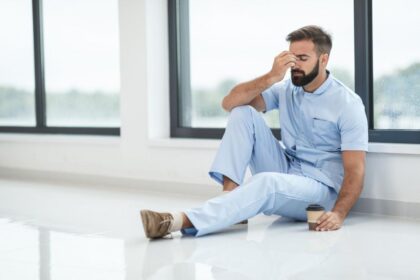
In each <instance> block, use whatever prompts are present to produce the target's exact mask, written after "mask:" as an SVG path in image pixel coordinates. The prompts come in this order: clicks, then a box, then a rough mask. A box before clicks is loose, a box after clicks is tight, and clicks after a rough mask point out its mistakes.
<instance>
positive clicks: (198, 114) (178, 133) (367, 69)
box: [168, 0, 420, 143]
mask: <svg viewBox="0 0 420 280" xmlns="http://www.w3.org/2000/svg"><path fill="white" fill-rule="evenodd" d="M372 1H373V0H353V1H351V0H347V1H340V2H337V1H332V0H322V1H316V2H314V1H309V0H305V1H303V2H299V9H298V11H296V7H295V5H296V4H295V3H293V2H285V1H281V2H280V1H275V0H270V1H265V2H264V5H260V3H259V2H257V1H255V0H247V1H243V0H228V1H223V2H222V1H221V0H216V1H188V0H177V1H173V0H168V7H169V39H170V60H171V61H170V70H171V136H172V137H198V138H220V137H221V136H222V135H223V127H224V126H225V124H226V118H227V113H225V112H223V109H222V108H221V106H220V104H221V101H222V99H223V97H224V96H225V95H226V94H227V93H228V92H229V90H230V89H231V88H232V87H233V86H234V85H235V84H236V83H238V82H243V81H247V80H251V79H253V78H255V77H257V76H259V75H262V74H264V73H266V72H268V71H269V70H270V69H271V64H272V61H273V58H274V56H275V55H276V54H278V53H279V52H280V51H282V50H284V49H287V48H288V43H287V42H286V41H285V37H286V35H287V34H288V33H289V32H290V31H292V30H295V29H296V28H299V27H301V26H303V25H307V24H317V25H320V26H323V27H324V28H325V29H326V30H327V31H329V32H330V33H331V34H332V36H333V49H332V53H331V59H330V62H329V67H328V68H329V70H330V71H331V72H332V74H333V75H334V76H336V77H337V78H338V79H340V80H341V81H343V82H344V83H345V84H346V85H347V86H349V87H350V88H352V89H354V90H355V91H356V93H358V94H359V95H360V96H361V98H362V100H363V102H364V104H365V107H366V113H367V116H368V121H369V139H370V141H371V142H400V143H419V142H420V131H419V127H420V122H419V114H420V113H418V112H420V108H419V103H420V97H419V93H418V92H419V82H418V80H419V79H418V78H417V79H416V77H419V74H418V72H419V70H417V69H420V67H419V66H418V65H419V64H418V63H416V62H417V61H418V60H419V56H418V52H417V51H416V44H415V43H414V42H413V40H415V39H416V36H415V35H414V34H417V33H416V30H417V29H418V28H417V26H418V25H419V24H418V23H419V20H418V19H417V17H415V16H414V11H416V9H414V8H413V9H412V8H410V11H409V15H410V14H411V16H407V11H406V9H407V5H403V4H398V3H392V5H391V3H382V2H381V1H377V0H375V2H374V3H373V4H374V5H373V8H374V9H373V10H372ZM411 1H412V2H413V5H412V6H411V7H417V6H418V4H417V3H415V2H414V1H415V0H411ZM398 5H400V6H401V7H400V8H398V9H395V11H394V7H395V6H398ZM391 9H392V13H393V14H392V18H396V16H397V19H398V20H395V21H394V20H393V21H389V18H390V13H391ZM285 10H286V11H289V12H286V13H280V12H279V11H285ZM387 10H388V12H387ZM294 11H296V13H299V17H297V16H296V13H295V12H294ZM404 13H405V14H404ZM280 14H281V16H282V17H281V18H280ZM372 15H373V20H372ZM399 18H401V21H400V22H398V21H399ZM403 19H404V20H403ZM408 21H409V22H408ZM401 29H404V32H401V31H400V30H401ZM402 33H403V34H402ZM406 34H407V35H406ZM410 34H413V35H410ZM405 36H406V37H405ZM409 37H410V38H409ZM372 38H373V39H372ZM385 40H386V41H385ZM384 42H387V44H384ZM384 45H385V46H384ZM401 45H403V46H402V47H401ZM396 49H398V50H401V51H398V52H399V54H398V56H396V57H398V58H395V61H394V62H395V63H394V62H390V63H388V61H387V60H388V57H389V56H392V55H391V54H390V53H389V52H391V51H392V50H396ZM372 50H374V51H372ZM376 52H377V53H376ZM393 59H394V58H393ZM374 62H375V63H374ZM416 67H417V68H416ZM398 71H400V72H401V73H400V76H401V75H402V76H404V77H405V78H408V79H412V80H410V81H411V82H407V83H403V82H402V80H401V79H400V80H399V79H398V74H396V73H395V72H398ZM407 73H410V75H409V76H407V75H406V74H407ZM389 75H391V76H389ZM389 77H391V78H392V79H391V80H392V81H394V82H391V81H390V80H389V79H388V78H389ZM406 81H407V80H406ZM391 93H399V94H400V97H399V98H396V97H395V94H391ZM392 95H394V96H392ZM391 97H392V99H391ZM266 117H267V121H268V123H269V125H270V126H271V127H277V126H278V115H277V116H275V115H271V116H270V115H269V116H266ZM274 132H275V134H278V131H277V130H276V129H274Z"/></svg>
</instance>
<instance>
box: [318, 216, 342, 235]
mask: <svg viewBox="0 0 420 280" xmlns="http://www.w3.org/2000/svg"><path fill="white" fill-rule="evenodd" d="M343 222H344V217H343V216H342V215H341V214H339V213H337V212H325V213H324V214H322V216H321V217H319V219H318V221H317V223H318V226H317V227H316V228H315V230H317V231H329V230H337V229H339V228H341V225H342V224H343Z"/></svg>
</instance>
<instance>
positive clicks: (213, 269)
mask: <svg viewBox="0 0 420 280" xmlns="http://www.w3.org/2000/svg"><path fill="white" fill-rule="evenodd" d="M283 225H284V226H285V227H287V228H290V220H288V219H286V218H279V219H278V220H276V221H275V222H273V223H272V224H271V225H270V226H269V227H268V228H266V229H265V231H264V232H263V234H262V236H260V237H259V238H258V239H253V238H250V236H251V234H248V235H247V234H244V235H238V234H230V233H229V232H223V233H219V234H216V235H209V236H205V237H200V238H192V237H187V236H184V237H181V238H175V239H173V240H156V241H150V242H149V243H148V244H147V248H146V256H147V258H145V263H144V264H143V268H144V270H143V278H144V279H218V280H220V279H287V278H288V277H290V276H292V275H297V274H299V272H301V271H307V270H310V269H312V268H313V267H317V266H318V265H319V264H320V263H322V262H323V261H324V260H326V259H327V258H328V257H329V255H330V252H331V251H332V250H333V249H332V248H333V247H334V245H335V244H336V242H337V241H338V240H339V239H340V238H341V237H340V236H342V235H343V234H345V232H344V231H341V232H339V231H336V232H329V233H321V232H308V230H307V229H306V227H305V225H300V226H296V227H293V228H292V230H288V231H284V232H282V230H281V228H282V226H283ZM279 229H280V231H279V234H282V235H283V236H282V238H276V235H275V234H272V232H273V231H276V230H279ZM267 232H270V234H266V233H267ZM285 235H290V236H293V239H292V240H293V242H288V241H287V238H286V236H285ZM167 242H172V244H171V246H167V245H168V243H167Z"/></svg>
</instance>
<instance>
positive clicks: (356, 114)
mask: <svg viewBox="0 0 420 280" xmlns="http://www.w3.org/2000/svg"><path fill="white" fill-rule="evenodd" d="M338 126H339V129H340V134H341V150H342V151H346V150H361V151H367V150H368V124H367V118H366V113H365V107H364V106H363V103H362V102H361V101H359V102H352V103H351V104H348V105H347V106H346V108H344V110H343V112H342V114H341V116H340V118H339V120H338Z"/></svg>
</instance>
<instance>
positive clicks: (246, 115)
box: [229, 105, 256, 121]
mask: <svg viewBox="0 0 420 280" xmlns="http://www.w3.org/2000/svg"><path fill="white" fill-rule="evenodd" d="M255 112H256V110H255V108H254V107H252V106H251V105H242V106H238V107H235V108H233V109H232V111H230V115H229V121H244V120H245V121H246V120H252V114H254V113H255Z"/></svg>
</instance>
